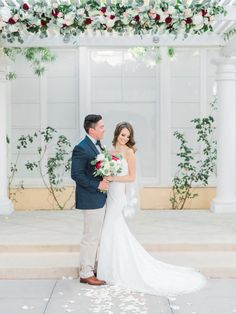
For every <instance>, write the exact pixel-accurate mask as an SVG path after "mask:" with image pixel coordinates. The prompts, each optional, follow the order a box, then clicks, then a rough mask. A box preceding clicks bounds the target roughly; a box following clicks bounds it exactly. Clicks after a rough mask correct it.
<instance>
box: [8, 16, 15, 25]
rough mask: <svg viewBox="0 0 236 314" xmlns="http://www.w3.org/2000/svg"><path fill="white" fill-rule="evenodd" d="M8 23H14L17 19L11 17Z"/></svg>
mask: <svg viewBox="0 0 236 314" xmlns="http://www.w3.org/2000/svg"><path fill="white" fill-rule="evenodd" d="M8 23H9V24H12V25H13V24H16V21H15V20H14V19H13V17H10V18H9V20H8Z"/></svg>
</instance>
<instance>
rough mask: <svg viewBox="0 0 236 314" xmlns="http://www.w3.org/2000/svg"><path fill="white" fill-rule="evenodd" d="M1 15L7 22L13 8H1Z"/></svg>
mask: <svg viewBox="0 0 236 314" xmlns="http://www.w3.org/2000/svg"><path fill="white" fill-rule="evenodd" d="M0 16H1V17H2V20H3V21H4V22H7V21H8V20H9V18H10V17H11V16H12V14H11V10H10V8H8V7H3V8H1V9H0Z"/></svg>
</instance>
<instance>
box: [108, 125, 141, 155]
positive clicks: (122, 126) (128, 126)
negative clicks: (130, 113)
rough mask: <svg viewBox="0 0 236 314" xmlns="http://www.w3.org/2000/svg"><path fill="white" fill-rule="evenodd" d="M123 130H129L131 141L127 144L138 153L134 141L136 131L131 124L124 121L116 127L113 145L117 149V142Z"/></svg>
mask: <svg viewBox="0 0 236 314" xmlns="http://www.w3.org/2000/svg"><path fill="white" fill-rule="evenodd" d="M123 129H127V130H129V133H130V136H129V141H128V142H127V143H126V145H127V146H128V147H129V148H131V149H132V150H133V151H134V152H136V151H137V149H136V147H135V140H134V129H133V127H132V125H131V124H130V123H129V122H126V121H123V122H119V123H118V124H117V125H116V128H115V131H114V137H113V140H112V144H113V146H114V147H115V146H116V142H117V138H118V136H119V135H120V133H121V131H122V130H123Z"/></svg>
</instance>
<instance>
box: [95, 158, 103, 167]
mask: <svg viewBox="0 0 236 314" xmlns="http://www.w3.org/2000/svg"><path fill="white" fill-rule="evenodd" d="M101 165H102V161H101V160H100V161H98V162H97V163H96V165H95V168H96V169H100V168H101Z"/></svg>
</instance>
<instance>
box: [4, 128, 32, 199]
mask: <svg viewBox="0 0 236 314" xmlns="http://www.w3.org/2000/svg"><path fill="white" fill-rule="evenodd" d="M36 135H37V134H34V135H33V136H31V135H30V134H28V135H21V136H20V137H19V138H18V139H17V146H16V148H17V154H16V158H15V161H14V162H11V163H10V175H9V177H8V195H9V198H10V199H11V200H12V201H14V202H17V194H18V193H20V192H22V190H23V189H24V182H23V181H22V180H21V181H20V182H19V183H18V185H17V186H16V189H15V191H14V192H13V190H12V183H13V180H14V177H15V175H16V173H17V171H18V161H19V158H20V155H21V153H22V151H23V150H25V149H26V148H27V147H28V146H29V145H30V144H32V143H33V141H34V137H35V136H36ZM6 140H7V144H10V139H9V137H8V136H7V138H6Z"/></svg>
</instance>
